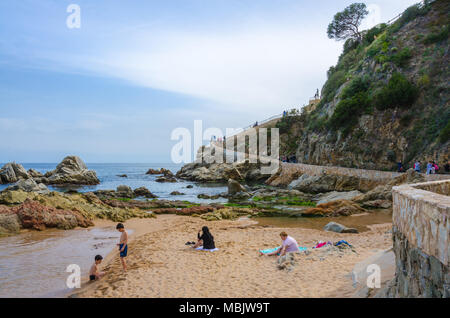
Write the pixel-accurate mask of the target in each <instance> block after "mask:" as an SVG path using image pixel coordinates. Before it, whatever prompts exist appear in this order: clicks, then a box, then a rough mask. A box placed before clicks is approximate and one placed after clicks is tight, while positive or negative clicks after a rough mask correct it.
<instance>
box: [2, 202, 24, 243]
mask: <svg viewBox="0 0 450 318" xmlns="http://www.w3.org/2000/svg"><path fill="white" fill-rule="evenodd" d="M19 231H20V219H19V217H18V216H17V214H15V213H12V212H11V211H10V208H8V207H6V206H1V205H0V236H1V235H9V234H14V233H17V232H19Z"/></svg>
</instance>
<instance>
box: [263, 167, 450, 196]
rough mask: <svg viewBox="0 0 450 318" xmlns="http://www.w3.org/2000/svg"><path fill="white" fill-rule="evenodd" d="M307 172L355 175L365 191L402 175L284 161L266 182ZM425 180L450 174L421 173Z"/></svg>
mask: <svg viewBox="0 0 450 318" xmlns="http://www.w3.org/2000/svg"><path fill="white" fill-rule="evenodd" d="M303 174H307V175H310V176H321V175H324V174H325V175H338V176H347V177H355V178H358V179H361V180H365V181H366V182H365V183H366V184H367V185H368V189H366V190H364V189H363V190H362V191H367V190H370V189H371V188H374V187H376V186H378V185H382V184H386V183H388V182H389V181H391V180H392V179H393V178H395V177H398V176H400V175H402V173H398V172H392V171H378V170H365V169H354V168H344V167H333V166H315V165H307V164H303V163H286V162H283V163H282V164H281V170H280V171H279V173H278V174H277V175H275V176H273V177H272V178H270V179H269V180H268V184H270V185H273V186H287V185H288V184H289V183H291V182H292V181H293V180H295V179H297V178H298V177H299V176H301V175H303ZM423 176H424V177H425V179H426V180H427V181H433V180H449V179H450V175H440V174H434V175H425V174H424V175H423Z"/></svg>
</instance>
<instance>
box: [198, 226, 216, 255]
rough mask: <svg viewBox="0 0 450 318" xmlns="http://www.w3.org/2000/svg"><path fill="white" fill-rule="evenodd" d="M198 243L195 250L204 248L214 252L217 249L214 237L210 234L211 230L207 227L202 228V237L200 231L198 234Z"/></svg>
mask: <svg viewBox="0 0 450 318" xmlns="http://www.w3.org/2000/svg"><path fill="white" fill-rule="evenodd" d="M197 237H198V242H197V244H195V245H194V246H193V248H197V247H200V246H203V249H205V250H213V249H215V248H216V246H215V245H214V236H212V235H211V233H209V229H208V227H207V226H204V227H202V235H200V231H198V234H197Z"/></svg>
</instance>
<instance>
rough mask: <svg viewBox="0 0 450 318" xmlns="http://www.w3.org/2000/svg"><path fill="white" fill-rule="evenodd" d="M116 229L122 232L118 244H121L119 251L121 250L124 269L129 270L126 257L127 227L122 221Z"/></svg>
mask: <svg viewBox="0 0 450 318" xmlns="http://www.w3.org/2000/svg"><path fill="white" fill-rule="evenodd" d="M116 229H117V230H118V231H119V232H120V233H122V235H121V236H120V242H119V244H117V245H118V246H119V252H120V262H121V263H122V267H123V271H124V272H126V271H127V263H126V260H125V258H126V257H127V253H128V233H127V231H125V227H124V226H123V224H122V223H119V224H117V226H116Z"/></svg>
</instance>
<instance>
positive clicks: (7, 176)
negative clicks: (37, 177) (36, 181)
mask: <svg viewBox="0 0 450 318" xmlns="http://www.w3.org/2000/svg"><path fill="white" fill-rule="evenodd" d="M29 178H30V175H28V173H27V171H26V170H25V168H24V167H23V166H22V165H21V164H18V163H15V162H10V163H7V164H5V165H4V166H3V167H2V168H1V169H0V184H8V183H15V182H17V181H19V180H20V179H29Z"/></svg>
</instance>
